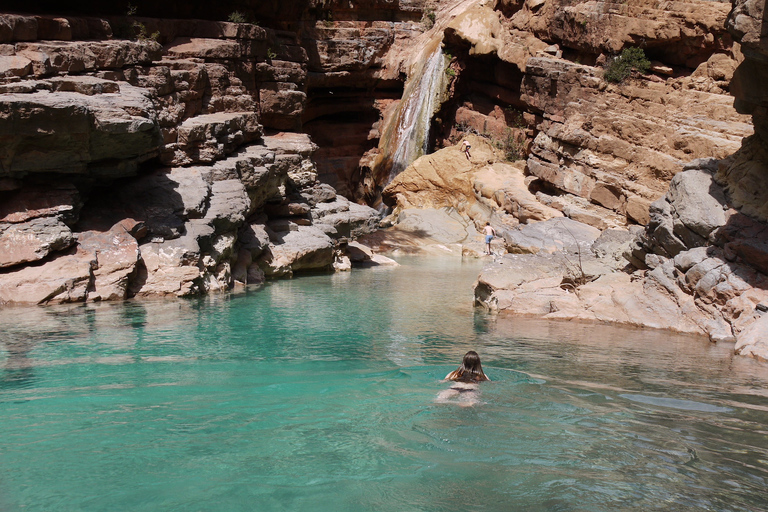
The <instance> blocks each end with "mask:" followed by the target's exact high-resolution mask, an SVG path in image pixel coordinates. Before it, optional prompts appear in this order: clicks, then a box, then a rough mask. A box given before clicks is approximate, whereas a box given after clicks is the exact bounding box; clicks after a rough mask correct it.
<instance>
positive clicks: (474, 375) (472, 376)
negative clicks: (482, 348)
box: [446, 350, 490, 382]
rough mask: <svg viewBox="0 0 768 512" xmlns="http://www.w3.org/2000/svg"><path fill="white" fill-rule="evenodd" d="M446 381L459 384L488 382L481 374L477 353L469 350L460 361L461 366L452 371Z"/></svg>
mask: <svg viewBox="0 0 768 512" xmlns="http://www.w3.org/2000/svg"><path fill="white" fill-rule="evenodd" d="M446 379H448V380H454V381H459V382H482V381H484V380H490V379H489V378H488V377H486V376H485V373H483V366H482V365H481V364H480V356H479V355H477V352H475V351H474V350H470V351H469V352H467V353H466V354H464V358H463V359H462V360H461V366H459V367H458V368H457V369H455V370H454V371H452V372H451V373H449V374H448V377H446Z"/></svg>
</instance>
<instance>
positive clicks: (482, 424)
mask: <svg viewBox="0 0 768 512" xmlns="http://www.w3.org/2000/svg"><path fill="white" fill-rule="evenodd" d="M403 263H404V265H403V266H402V267H400V268H397V269H390V268H382V269H372V270H364V271H355V272H352V273H348V274H336V275H331V276H329V275H322V276H310V277H303V278H299V279H295V280H291V281H279V282H275V283H272V284H270V285H268V286H266V287H265V288H264V289H261V290H257V291H251V292H248V293H245V294H241V295H237V296H232V297H227V298H221V297H220V298H213V299H204V300H199V301H163V302H142V303H138V302H137V303H130V304H126V305H114V304H105V305H98V306H72V307H57V308H18V309H17V308H13V309H4V310H0V322H2V323H1V324H0V325H2V331H3V340H2V341H3V343H2V344H0V367H2V370H0V511H5V510H8V511H15V510H34V511H38V510H39V511H43V510H45V511H49V510H63V511H69V510H88V511H91V510H93V511H101V510H104V511H107V510H109V511H114V510H132V511H134V510H138V511H141V510H146V511H156V510H173V511H176V510H178V511H187V510H223V511H238V510H259V511H273V510H274V511H281V510H286V511H326V510H328V511H338V510H355V511H365V510H370V511H448V510H451V511H453V510H456V509H458V508H472V509H473V510H486V511H509V510H526V511H539V510H541V511H577V510H578V511H602V510H605V511H608V510H638V511H640V510H727V511H731V510H732V511H744V510H748V511H758V510H765V509H766V508H768V498H766V497H765V488H766V484H768V428H767V427H766V423H768V392H767V391H766V383H768V367H767V366H766V365H761V364H759V363H756V362H754V361H751V360H748V359H744V358H732V357H731V356H730V351H731V347H728V346H718V345H711V344H709V343H707V342H706V341H703V340H700V339H696V338H687V337H681V336H674V335H670V334H668V333H663V332H656V331H643V330H629V329H618V328H611V327H601V326H594V325H587V324H578V323H575V322H563V323H559V322H555V323H552V322H550V323H546V322H538V321H530V320H521V319H494V318H492V317H488V316H486V315H485V314H484V313H482V312H478V311H473V310H472V308H471V298H472V293H471V285H472V282H473V280H474V278H475V277H476V275H477V273H478V271H479V268H478V267H477V266H476V265H473V264H465V265H461V264H460V263H458V262H456V261H454V260H435V259H430V260H404V261H403ZM468 349H475V350H477V351H478V352H479V353H480V354H481V357H482V358H483V361H484V366H485V369H486V373H488V375H489V376H490V377H491V378H492V379H493V380H494V382H492V383H488V384H487V385H483V389H482V395H481V400H482V402H483V403H482V404H480V405H478V406H475V407H469V408H463V407H457V406H455V405H452V404H436V403H434V397H435V395H436V394H437V393H438V392H439V391H440V390H441V389H444V388H445V387H446V385H445V383H442V382H440V379H441V378H442V377H443V376H444V375H445V374H446V373H448V371H450V370H452V369H453V368H455V366H456V365H457V364H458V362H459V361H460V359H461V356H462V355H463V353H464V352H465V351H466V350H468Z"/></svg>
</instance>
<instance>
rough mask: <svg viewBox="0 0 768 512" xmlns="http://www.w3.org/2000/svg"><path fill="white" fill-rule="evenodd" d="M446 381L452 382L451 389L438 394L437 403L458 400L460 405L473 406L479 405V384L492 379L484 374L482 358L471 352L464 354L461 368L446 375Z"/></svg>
mask: <svg viewBox="0 0 768 512" xmlns="http://www.w3.org/2000/svg"><path fill="white" fill-rule="evenodd" d="M444 380H450V381H452V382H453V383H452V384H451V387H449V388H448V389H445V390H443V391H441V392H440V393H438V395H437V398H436V401H437V402H440V403H446V402H448V401H450V400H451V399H454V398H456V399H458V402H459V405H462V406H471V405H475V404H476V403H478V399H477V397H478V394H479V391H480V390H479V386H478V384H479V383H480V382H483V381H486V380H487V381H490V380H491V379H489V378H488V377H486V375H485V373H484V372H483V366H482V364H480V356H479V355H477V352H475V351H474V350H470V351H469V352H467V353H466V354H464V358H463V359H462V361H461V366H459V367H458V368H456V369H455V370H454V371H452V372H451V373H449V374H448V375H446V376H445V379H444Z"/></svg>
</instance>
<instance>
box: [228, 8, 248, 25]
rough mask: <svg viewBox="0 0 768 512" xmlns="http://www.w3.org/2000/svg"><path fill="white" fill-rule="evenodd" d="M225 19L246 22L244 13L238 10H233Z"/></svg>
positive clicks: (233, 21)
mask: <svg viewBox="0 0 768 512" xmlns="http://www.w3.org/2000/svg"><path fill="white" fill-rule="evenodd" d="M227 21H230V22H232V23H246V19H245V14H243V13H241V12H240V11H233V12H231V13H229V16H227Z"/></svg>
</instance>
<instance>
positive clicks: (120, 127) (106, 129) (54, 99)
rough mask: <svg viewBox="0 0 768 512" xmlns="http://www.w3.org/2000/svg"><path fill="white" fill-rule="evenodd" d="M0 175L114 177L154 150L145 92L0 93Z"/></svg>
mask: <svg viewBox="0 0 768 512" xmlns="http://www.w3.org/2000/svg"><path fill="white" fill-rule="evenodd" d="M0 141H2V145H1V146H2V149H0V177H1V176H22V175H24V174H26V173H41V172H57V173H58V172H69V173H81V174H93V175H96V176H104V177H111V178H114V177H117V176H125V175H132V174H134V173H135V170H136V164H137V163H138V162H142V161H144V160H147V159H149V158H151V157H153V156H156V155H157V154H158V151H159V144H160V130H159V127H158V125H157V122H156V120H155V116H154V108H153V106H152V102H151V101H150V98H149V95H148V93H147V92H146V91H145V90H143V89H140V88H137V87H133V86H131V85H129V84H121V85H120V92H119V93H110V94H93V95H87V94H80V93H77V92H56V93H50V92H48V91H35V92H30V93H26V94H24V93H11V94H0Z"/></svg>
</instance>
